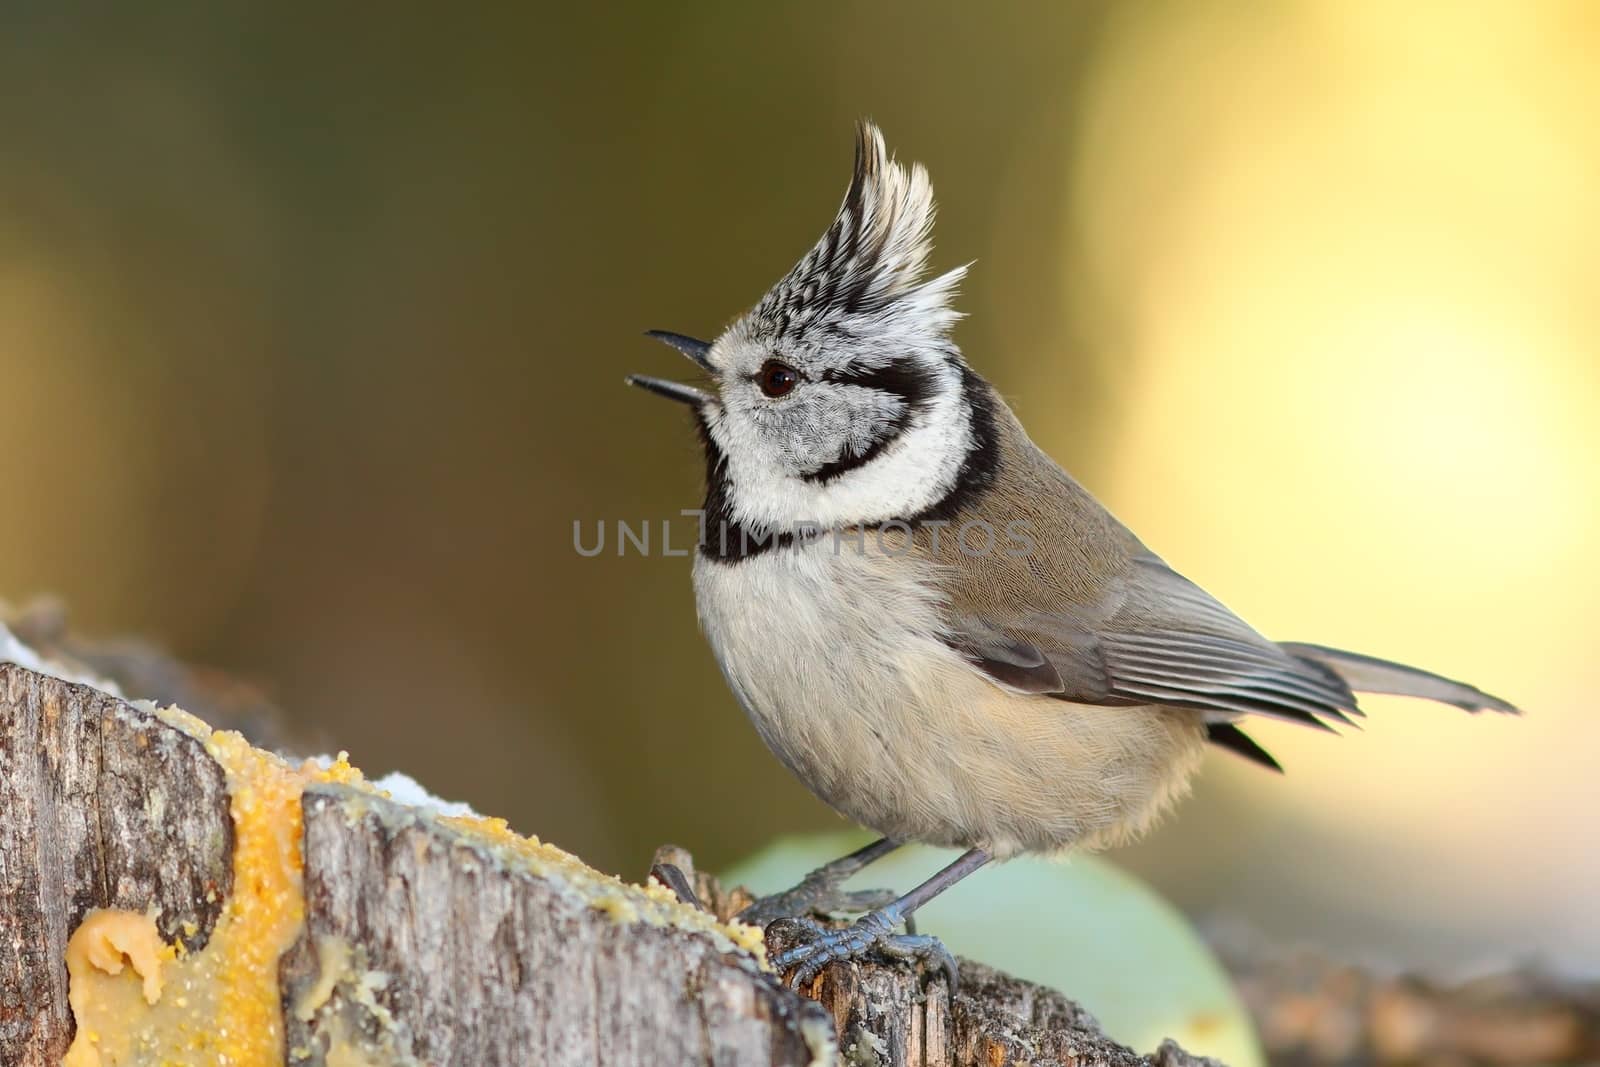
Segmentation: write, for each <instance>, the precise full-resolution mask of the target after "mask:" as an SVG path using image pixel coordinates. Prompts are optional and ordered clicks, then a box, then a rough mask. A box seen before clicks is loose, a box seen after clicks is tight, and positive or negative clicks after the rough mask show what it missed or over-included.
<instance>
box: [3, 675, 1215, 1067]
mask: <svg viewBox="0 0 1600 1067" xmlns="http://www.w3.org/2000/svg"><path fill="white" fill-rule="evenodd" d="M0 804H3V805H4V809H3V817H0V983H3V989H4V993H3V996H0V1063H4V1064H5V1065H7V1067H11V1065H13V1064H15V1065H19V1067H35V1065H38V1067H43V1065H45V1064H55V1063H58V1062H59V1060H60V1056H61V1055H62V1053H63V1051H64V1050H65V1048H66V1047H67V1044H68V1042H69V1040H70V1038H71V1036H72V1020H71V1017H70V1014H69V1012H68V1008H67V996H66V993H67V982H66V971H65V967H64V964H63V956H64V952H65V948H66V943H67V939H68V937H69V936H70V934H71V933H72V930H73V929H74V927H75V926H76V925H77V923H78V922H79V921H80V920H81V919H82V918H83V916H84V914H85V913H86V912H87V911H88V910H89V909H90V908H93V907H117V908H127V909H131V910H135V911H143V910H145V909H146V908H148V907H149V906H150V905H151V904H152V903H155V904H157V905H159V907H160V908H161V911H162V922H161V931H162V933H163V935H164V936H165V937H167V938H168V940H169V941H171V940H172V939H174V938H175V937H177V936H179V935H180V933H181V931H182V930H184V929H186V928H185V927H184V925H183V924H184V923H185V922H189V923H193V924H194V932H193V933H192V934H189V935H188V938H189V942H190V944H191V946H192V947H195V948H198V947H200V946H202V945H204V944H205V943H206V938H207V936H208V934H209V932H210V930H211V929H212V925H213V923H214V922H215V920H216V918H217V914H218V909H219V907H220V905H221V902H222V901H223V899H224V898H225V896H226V894H227V893H228V891H229V889H230V887H231V882H230V870H231V868H230V865H229V863H230V850H231V848H232V843H233V840H234V834H233V830H232V826H231V823H230V822H229V817H228V795H227V790H226V784H225V779H224V775H223V773H222V770H221V769H220V768H219V767H218V766H217V765H216V764H215V763H214V762H213V761H212V760H211V758H210V757H209V756H208V755H207V753H206V750H205V748H204V746H202V745H201V744H200V743H199V742H197V741H195V740H194V739H192V738H191V737H189V736H188V735H186V734H184V733H183V732H181V731H179V730H177V729H176V728H173V727H170V726H168V725H167V724H166V723H165V722H163V721H162V720H160V719H158V718H156V717H155V716H154V715H153V714H151V713H149V712H147V711H146V710H143V709H141V708H140V707H138V706H135V705H131V704H128V703H126V702H125V701H122V700H120V699H117V698H114V697H111V696H109V695H106V694H103V693H100V692H98V691H96V690H94V689H92V688H89V687H86V686H82V685H75V684H70V683H67V682H63V681H59V680H57V679H54V678H50V677H46V676H44V675H41V674H38V673H35V672H33V671H30V670H25V669H23V668H21V667H18V666H14V665H0ZM301 811H302V814H303V816H304V819H303V823H304V836H303V858H304V883H305V897H306V901H305V903H306V919H305V925H304V928H303V930H302V934H301V936H300V939H299V941H298V943H297V944H296V945H295V946H294V947H293V948H292V949H291V950H290V951H289V952H288V953H287V954H286V955H285V957H284V958H283V960H282V961H281V966H280V977H281V992H282V1005H283V1009H284V1015H285V1022H286V1027H287V1028H286V1033H287V1042H286V1058H287V1059H288V1060H289V1062H292V1063H309V1064H325V1063H330V1062H335V1061H336V1060H338V1055H337V1054H336V1053H337V1052H339V1051H343V1050H348V1048H350V1047H355V1048H358V1049H360V1050H362V1051H363V1052H364V1053H365V1054H366V1055H368V1056H369V1061H370V1062H390V1063H396V1064H405V1063H418V1064H421V1063H427V1064H438V1065H441V1067H442V1065H450V1064H460V1065H463V1067H494V1065H497V1064H504V1065H507V1067H512V1065H517V1067H520V1065H523V1064H530V1063H538V1064H569V1063H570V1064H607V1065H627V1064H635V1063H637V1064H680V1063H682V1064H714V1065H719V1064H729V1065H740V1067H744V1065H749V1067H778V1065H784V1067H788V1065H809V1064H827V1063H834V1062H838V1063H844V1064H849V1065H852V1067H860V1065H887V1064H893V1065H897V1067H898V1065H905V1067H935V1065H937V1067H945V1065H951V1067H956V1065H959V1067H978V1065H983V1067H992V1065H994V1064H1002V1063H1004V1064H1019V1065H1020V1064H1069V1063H1070V1064H1073V1065H1076V1067H1098V1065H1104V1067H1133V1065H1136V1064H1151V1063H1162V1064H1170V1065H1174V1067H1179V1065H1183V1064H1187V1063H1190V1062H1194V1061H1191V1060H1190V1059H1189V1058H1188V1057H1187V1056H1185V1055H1184V1054H1183V1053H1182V1052H1181V1050H1177V1049H1176V1047H1171V1048H1165V1049H1163V1050H1161V1051H1160V1052H1159V1053H1158V1055H1157V1056H1156V1057H1155V1058H1154V1059H1152V1058H1150V1057H1140V1056H1137V1055H1135V1054H1134V1053H1133V1052H1132V1051H1130V1050H1128V1049H1126V1048H1124V1047H1122V1046H1120V1045H1117V1044H1116V1043H1114V1042H1112V1041H1110V1040H1109V1039H1108V1038H1106V1037H1105V1036H1104V1035H1103V1034H1101V1033H1100V1032H1099V1030H1098V1028H1097V1027H1096V1026H1095V1025H1094V1023H1093V1020H1092V1019H1090V1018H1089V1017H1088V1016H1087V1015H1086V1014H1085V1013H1083V1012H1082V1011H1081V1009H1079V1008H1078V1007H1077V1006H1076V1005H1074V1004H1073V1003H1072V1002H1071V1001H1069V1000H1067V999H1066V998H1064V997H1061V996H1060V995H1059V994H1056V993H1053V992H1051V991H1049V990H1045V989H1041V988H1039V987H1037V986H1033V985H1030V984H1028V983H1025V982H1020V981H1017V980H1015V979H1011V978H1008V977H1005V976H1003V975H999V974H996V973H995V972H993V971H990V970H989V969H987V968H984V967H982V966H981V965H979V964H976V963H971V962H966V963H964V964H963V974H964V984H963V986H962V988H961V991H960V992H959V994H957V995H956V996H955V997H953V998H952V997H951V996H950V995H949V993H948V991H947V990H946V989H945V987H944V983H943V980H942V979H939V978H934V979H932V980H927V979H925V978H924V977H923V976H921V975H918V974H916V973H914V972H912V971H910V970H907V969H905V968H903V967H900V966H896V965H888V964H885V965H876V964H865V965H835V966H834V967H832V968H830V969H829V970H828V971H826V972H824V974H823V975H822V976H821V977H820V978H819V979H818V980H817V982H816V983H814V984H813V988H812V989H810V990H806V991H803V992H806V993H809V994H810V995H811V996H813V997H815V998H816V1002H813V1001H812V1000H808V999H806V998H805V997H802V996H801V995H798V994H797V993H795V992H793V991H790V990H787V989H784V988H783V987H782V986H781V985H780V984H779V983H778V981H777V979H776V978H775V977H774V976H773V975H771V974H770V973H768V972H765V971H764V970H763V969H762V968H761V966H760V964H759V962H758V961H757V959H756V957H755V956H753V955H751V954H750V953H749V952H747V951H745V950H743V949H741V948H739V947H737V946H736V945H735V944H734V943H733V941H731V940H729V938H728V937H727V936H725V934H724V933H722V932H719V927H718V925H717V923H716V921H715V920H714V919H713V918H712V917H711V916H709V915H707V914H705V913H703V912H701V911H699V910H696V909H694V908H690V907H688V906H686V905H682V904H679V903H678V902H677V901H676V900H675V899H672V898H671V896H670V894H669V893H667V892H666V891H665V890H662V889H659V888H658V889H655V890H652V891H650V892H645V891H642V890H640V889H638V888H637V887H624V886H622V885H621V884H620V883H618V882H616V881H615V880H614V879H609V878H607V877H606V876H604V875H601V874H599V873H598V872H595V871H592V870H590V869H588V868H586V867H583V866H582V865H581V864H580V863H578V862H577V861H576V860H573V859H572V858H571V857H566V856H564V855H563V854H559V853H558V852H555V851H554V850H541V849H540V848H539V847H538V846H532V845H527V844H524V843H522V842H519V841H518V840H517V839H515V838H513V837H511V836H510V835H505V834H500V835H498V836H497V835H496V834H495V833H494V832H491V831H488V830H485V829H484V828H482V827H481V826H475V825H473V824H469V823H459V822H455V821H452V820H444V819H440V818H436V817H434V816H432V815H429V814H426V813H424V812H421V811H419V810H418V809H414V808H409V807H406V806H404V805H401V804H397V803H395V802H392V801H389V800H386V799H383V798H381V797H378V796H375V795H374V794H373V793H371V792H369V791H365V790H362V789H359V788H354V787H350V786H339V785H317V786H313V787H312V788H310V789H308V790H307V791H306V793H305V795H304V797H303V798H302V801H301ZM681 862H682V863H683V864H684V865H685V866H686V867H688V868H689V870H690V871H691V872H692V862H691V861H690V860H689V859H688V858H687V857H686V856H684V857H682V858H681ZM695 884H697V885H700V886H703V887H704V892H705V893H706V894H707V896H708V897H710V896H713V895H717V894H720V890H719V889H717V888H716V887H715V886H714V885H712V884H711V883H709V880H707V879H705V878H704V877H703V876H695ZM722 896H724V897H726V896H727V895H726V894H723V895H722ZM714 906H715V905H714ZM775 932H776V931H775Z"/></svg>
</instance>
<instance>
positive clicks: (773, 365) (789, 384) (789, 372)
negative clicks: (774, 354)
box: [757, 359, 800, 397]
mask: <svg viewBox="0 0 1600 1067" xmlns="http://www.w3.org/2000/svg"><path fill="white" fill-rule="evenodd" d="M757 380H758V381H760V383H761V391H762V392H763V393H766V394H767V395H768V396H770V397H780V396H783V395H784V394H785V393H787V392H789V391H790V390H791V389H793V388H794V387H795V386H796V385H799V384H800V372H799V371H797V370H795V369H794V368H793V367H791V366H789V364H787V363H782V362H779V361H778V360H776V359H769V360H767V361H766V362H765V363H763V364H761V373H760V375H759V376H758V378H757Z"/></svg>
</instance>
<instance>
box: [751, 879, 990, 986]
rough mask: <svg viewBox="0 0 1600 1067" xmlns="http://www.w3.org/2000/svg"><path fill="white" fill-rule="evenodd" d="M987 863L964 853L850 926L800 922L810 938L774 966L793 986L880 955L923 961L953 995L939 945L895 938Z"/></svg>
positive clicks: (949, 965) (949, 964) (952, 978)
mask: <svg viewBox="0 0 1600 1067" xmlns="http://www.w3.org/2000/svg"><path fill="white" fill-rule="evenodd" d="M988 862H989V854H988V853H987V852H985V851H984V850H983V849H981V848H975V849H972V850H970V851H968V852H964V853H962V854H961V856H960V858H958V859H957V860H956V861H955V862H954V863H952V864H950V866H948V867H946V868H945V869H944V870H942V871H940V872H939V873H938V874H936V875H934V876H933V877H932V878H929V879H928V880H927V881H926V882H923V883H922V884H921V885H919V886H917V888H915V889H913V890H912V891H911V892H909V893H907V894H906V895H905V896H903V897H901V898H900V899H899V900H896V901H894V902H893V903H892V904H889V905H887V906H886V907H883V908H880V909H878V910H877V911H873V912H868V913H867V914H866V915H863V916H862V917H861V918H860V919H858V920H857V921H856V922H855V923H854V924H853V925H850V926H846V927H843V928H829V927H824V926H822V925H821V924H819V923H816V922H812V921H811V920H808V919H801V920H799V922H798V923H797V925H798V926H799V927H800V928H801V929H802V930H803V931H804V932H805V933H806V935H807V937H806V940H804V941H802V942H801V943H800V944H798V945H794V946H793V947H791V948H786V949H784V950H783V951H781V952H779V953H778V954H777V955H775V956H773V957H772V965H773V967H775V968H777V970H778V973H779V974H785V973H786V972H789V971H790V970H791V969H792V971H793V973H792V974H789V976H788V979H787V980H788V982H789V983H790V984H791V985H800V984H803V983H805V982H809V981H810V980H811V979H813V978H815V977H816V976H817V975H818V974H820V973H821V972H822V969H823V968H824V967H826V966H827V965H828V964H830V963H833V962H835V961H836V960H848V959H854V958H856V957H859V956H863V955H865V954H866V953H867V952H868V951H870V950H872V949H877V950H878V951H880V952H882V953H883V954H885V955H887V956H892V957H894V958H896V959H920V960H923V961H925V962H927V963H930V964H934V965H936V966H938V967H939V968H940V969H941V970H943V971H944V973H945V977H946V978H947V979H948V980H949V982H950V988H951V990H954V989H955V987H956V961H955V959H954V958H953V957H951V955H950V953H949V952H947V951H945V947H944V946H943V945H942V944H940V943H939V939H938V938H936V937H928V936H926V935H922V936H919V935H916V934H896V933H895V932H894V929H895V927H897V926H899V925H900V924H901V923H903V922H905V921H906V920H907V919H909V918H910V917H911V914H912V913H913V912H915V911H916V910H917V909H918V908H920V907H922V905H924V904H926V903H927V902H928V901H930V900H932V899H933V898H934V897H936V896H938V895H939V894H940V893H943V892H944V891H945V890H946V889H949V888H950V887H951V886H953V885H955V884H956V883H957V882H959V881H961V879H963V878H965V877H966V876H967V875H969V874H971V873H972V872H973V871H975V870H977V869H978V868H979V867H982V866H983V865H984V864H985V863H988Z"/></svg>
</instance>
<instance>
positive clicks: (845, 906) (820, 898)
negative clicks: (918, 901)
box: [738, 867, 895, 928]
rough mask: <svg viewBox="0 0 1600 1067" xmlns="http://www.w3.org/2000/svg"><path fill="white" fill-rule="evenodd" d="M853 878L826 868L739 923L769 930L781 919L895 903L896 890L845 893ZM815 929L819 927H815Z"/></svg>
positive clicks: (761, 902)
mask: <svg viewBox="0 0 1600 1067" xmlns="http://www.w3.org/2000/svg"><path fill="white" fill-rule="evenodd" d="M847 877H849V875H848V874H845V875H834V874H833V873H832V872H830V871H829V870H828V869H827V868H826V867H824V868H822V869H821V870H818V871H812V872H811V873H810V874H808V875H806V877H805V879H804V880H803V881H801V883H800V884H799V885H797V886H795V887H794V888H793V889H787V890H784V891H783V892H782V893H774V894H772V895H771V896H767V897H762V898H761V899H760V900H758V901H756V902H755V903H754V904H751V905H750V906H749V907H748V908H745V909H744V910H743V911H741V912H740V913H739V916H738V918H739V921H740V922H744V923H749V924H750V925H751V926H760V927H763V928H765V927H766V926H767V925H768V924H769V923H771V922H774V921H775V920H778V919H805V918H808V917H810V916H812V915H820V916H824V917H826V916H828V915H832V914H834V913H835V912H863V911H870V910H871V909H873V908H881V907H883V906H884V905H886V904H889V903H892V902H893V901H894V899H895V893H894V890H892V889H842V888H840V883H841V882H843V881H844V880H845V878H847ZM813 925H815V924H813Z"/></svg>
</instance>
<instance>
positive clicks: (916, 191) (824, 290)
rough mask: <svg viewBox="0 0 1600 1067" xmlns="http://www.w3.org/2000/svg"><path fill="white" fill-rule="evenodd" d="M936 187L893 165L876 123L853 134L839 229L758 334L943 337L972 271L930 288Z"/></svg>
mask: <svg viewBox="0 0 1600 1067" xmlns="http://www.w3.org/2000/svg"><path fill="white" fill-rule="evenodd" d="M933 220H934V202H933V186H932V184H930V182H929V181H928V172H927V171H926V170H925V169H924V168H923V167H922V165H921V164H920V163H914V164H912V165H911V166H910V168H909V169H908V168H907V167H905V166H902V165H901V164H900V163H899V162H898V161H896V160H895V159H894V158H893V157H891V156H890V155H889V153H888V150H887V149H886V148H885V147H884V143H883V135H882V134H881V133H879V132H878V128H877V127H876V126H874V125H873V124H872V123H870V122H866V121H863V122H861V123H860V124H859V125H858V126H857V127H856V153H855V169H854V172H853V174H852V176H851V180H850V187H849V189H848V190H846V192H845V196H844V203H843V204H841V205H840V207H839V214H838V215H837V216H836V217H835V218H834V220H833V225H831V226H829V227H828V232H827V233H825V234H823V236H822V239H821V240H820V241H818V242H817V243H816V245H815V246H814V247H813V248H812V249H811V251H809V252H807V253H806V255H805V256H804V258H802V259H801V260H800V262H799V263H797V264H796V265H795V267H794V269H793V270H791V271H790V272H789V273H788V274H787V275H785V276H784V278H783V280H782V281H780V282H778V284H777V285H775V286H773V287H772V289H771V290H770V291H769V292H768V293H767V295H766V296H764V297H763V298H762V299H761V302H760V303H759V304H757V305H756V307H755V308H754V310H753V311H751V313H750V316H749V317H750V319H751V320H753V321H752V325H759V326H760V327H762V328H765V329H768V330H771V331H772V332H773V334H775V335H776V336H779V337H784V338H793V339H796V340H800V339H804V338H805V337H806V335H807V334H808V333H809V332H811V331H814V330H823V331H829V332H839V333H843V334H845V335H846V336H848V337H852V338H854V337H873V338H880V339H881V338H884V337H887V336H889V335H896V334H902V333H910V334H914V335H915V336H916V337H917V338H918V339H919V340H921V341H922V342H923V343H927V342H929V341H932V340H934V339H935V338H938V337H942V336H943V335H945V334H946V333H947V332H948V331H949V328H950V326H951V324H952V323H954V322H955V320H956V319H957V318H959V317H960V316H959V313H958V312H956V311H954V310H952V309H951V307H950V300H951V298H952V297H953V296H954V294H955V290H956V286H957V285H958V284H959V283H960V281H961V278H962V276H963V275H965V273H966V268H965V267H958V268H956V269H955V270H952V271H949V272H948V273H946V274H942V275H940V276H939V277H937V278H933V279H931V280H928V281H923V274H924V272H925V271H926V269H927V264H928V256H929V254H930V253H931V252H932V250H933Z"/></svg>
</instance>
